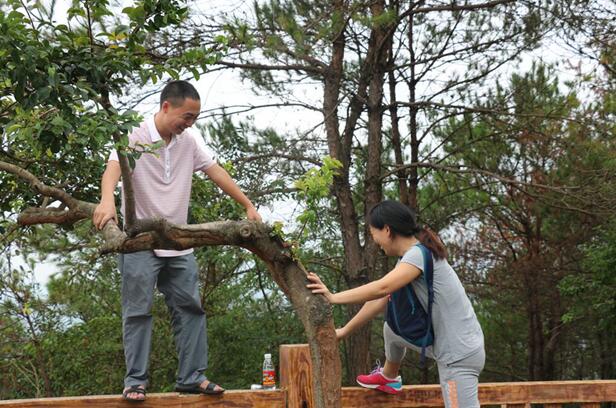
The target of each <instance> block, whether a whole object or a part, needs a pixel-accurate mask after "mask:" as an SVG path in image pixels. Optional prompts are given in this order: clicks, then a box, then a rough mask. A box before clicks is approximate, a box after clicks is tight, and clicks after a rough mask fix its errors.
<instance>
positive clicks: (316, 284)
mask: <svg viewBox="0 0 616 408" xmlns="http://www.w3.org/2000/svg"><path fill="white" fill-rule="evenodd" d="M307 278H308V280H309V281H310V282H311V283H309V284H308V285H306V287H307V288H308V289H310V290H311V291H312V293H314V294H321V295H323V296H325V298H326V299H327V300H328V301H329V303H334V294H333V293H331V292H330V291H329V289H327V286H325V284H324V283H323V281H322V280H321V278H319V277H318V276H317V274H316V273H314V272H308V276H307Z"/></svg>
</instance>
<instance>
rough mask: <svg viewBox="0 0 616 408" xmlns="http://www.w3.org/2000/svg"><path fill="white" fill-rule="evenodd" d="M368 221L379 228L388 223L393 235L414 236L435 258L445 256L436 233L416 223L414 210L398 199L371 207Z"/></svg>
mask: <svg viewBox="0 0 616 408" xmlns="http://www.w3.org/2000/svg"><path fill="white" fill-rule="evenodd" d="M368 223H369V224H370V225H371V226H372V227H374V228H376V229H379V230H381V229H383V228H385V225H388V226H389V228H390V230H391V232H392V234H394V236H395V235H402V236H404V237H412V236H414V237H416V238H417V239H418V240H419V242H421V243H422V244H424V245H425V246H426V247H427V248H428V249H429V250H430V251H431V252H432V255H433V256H434V258H435V259H437V260H438V259H444V258H447V248H445V245H443V242H442V241H441V239H440V238H439V237H438V235H436V233H435V232H434V231H432V230H431V229H429V228H427V227H420V226H419V225H417V216H416V215H415V212H414V211H413V210H411V209H410V208H409V207H407V206H406V205H404V204H402V203H400V202H398V201H393V200H385V201H382V202H380V203H378V204H377V205H375V206H374V207H372V209H370V211H369V213H368Z"/></svg>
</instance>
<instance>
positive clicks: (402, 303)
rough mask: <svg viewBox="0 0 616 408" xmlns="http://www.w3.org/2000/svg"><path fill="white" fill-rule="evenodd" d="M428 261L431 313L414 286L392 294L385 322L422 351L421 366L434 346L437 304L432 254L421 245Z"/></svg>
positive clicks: (426, 276) (425, 263) (420, 247)
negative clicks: (428, 347)
mask: <svg viewBox="0 0 616 408" xmlns="http://www.w3.org/2000/svg"><path fill="white" fill-rule="evenodd" d="M417 247H418V248H419V249H420V250H421V252H422V255H423V259H424V268H423V276H424V279H425V281H426V286H427V287H428V312H427V313H426V311H425V310H424V308H423V306H422V305H421V303H420V302H419V298H418V297H417V295H416V294H415V291H414V290H413V286H412V284H411V282H409V283H408V285H406V286H404V287H402V288H400V289H398V290H397V291H395V292H394V293H392V294H391V296H390V298H389V302H388V303H387V314H386V317H385V320H386V321H387V324H388V325H389V327H390V328H391V329H392V330H393V332H394V333H396V334H397V335H398V336H400V337H402V338H403V339H404V340H406V341H407V342H409V343H411V344H413V345H415V346H417V347H421V365H422V366H423V365H424V363H425V360H426V347H427V346H431V345H432V344H434V331H433V329H432V303H434V287H433V283H434V267H433V261H432V252H430V250H429V249H428V248H426V246H424V245H423V244H417Z"/></svg>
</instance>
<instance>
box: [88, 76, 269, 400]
mask: <svg viewBox="0 0 616 408" xmlns="http://www.w3.org/2000/svg"><path fill="white" fill-rule="evenodd" d="M200 111H201V101H200V97H199V93H198V92H197V90H196V89H195V88H194V87H193V86H192V85H191V84H190V83H188V82H186V81H172V82H170V83H169V84H167V85H166V86H165V88H164V89H163V91H162V93H161V97H160V110H159V111H158V113H156V114H155V115H154V116H153V117H151V118H149V119H147V120H145V121H144V122H143V123H141V125H140V127H139V128H138V129H135V130H134V131H133V132H132V134H131V135H130V136H129V144H130V145H131V146H137V145H139V144H142V145H151V144H154V143H156V142H158V141H160V140H163V141H164V147H161V148H160V149H158V150H157V152H156V153H157V154H156V155H155V154H151V153H145V154H142V155H141V156H140V157H139V159H137V160H136V165H135V168H134V169H133V170H132V182H133V189H134V193H135V213H136V214H135V215H136V218H137V219H145V218H165V219H167V220H168V221H169V222H171V223H174V224H186V222H187V216H188V205H189V200H190V190H191V184H192V174H193V172H196V171H198V170H201V171H203V172H204V173H205V174H207V175H208V176H209V178H210V179H211V180H212V181H214V182H215V183H216V184H217V185H218V186H219V187H220V188H221V189H222V190H223V191H224V192H225V193H226V194H228V195H229V196H230V197H232V198H233V199H234V200H235V201H237V202H238V203H240V204H241V205H243V206H244V208H245V209H246V215H247V218H248V219H249V220H254V221H261V216H260V215H259V213H258V212H257V210H256V209H255V207H254V206H253V204H252V203H251V202H250V200H249V199H248V198H247V197H246V196H245V195H244V193H242V191H241V190H240V189H239V187H238V186H237V184H235V182H234V181H233V180H232V179H231V177H230V176H229V174H228V173H227V172H226V171H225V170H224V169H223V168H222V167H220V166H219V165H218V164H217V163H216V162H215V161H214V159H213V158H212V157H211V156H210V155H209V154H208V153H207V152H206V151H205V150H204V149H203V148H202V146H200V144H199V143H198V141H197V139H196V137H195V136H193V135H192V134H191V133H189V132H188V131H187V129H188V128H190V127H191V126H192V125H193V124H194V123H195V121H196V120H197V117H198V116H199V113H200ZM120 176H121V172H120V163H119V161H118V155H117V153H116V152H115V151H114V152H112V153H111V155H110V157H109V161H108V163H107V168H106V170H105V173H104V174H103V178H102V182H101V190H102V193H101V202H100V204H99V205H98V206H97V207H96V210H95V211H94V215H93V223H94V225H95V226H96V227H97V228H98V229H102V228H103V227H104V226H105V224H106V223H107V221H109V220H114V221H116V222H117V216H116V208H115V203H114V197H113V193H114V190H115V188H116V186H117V184H118V181H119V180H120ZM123 198H124V197H123ZM123 207H124V206H123ZM192 252H193V251H192V249H188V250H183V251H172V250H158V249H155V250H153V251H141V252H136V253H131V254H122V255H120V259H119V268H120V271H121V273H122V329H123V343H124V355H125V360H126V376H125V379H124V390H123V392H122V395H123V397H124V398H125V399H127V400H130V401H143V400H145V389H146V386H147V378H148V377H147V368H148V357H149V354H150V343H151V335H152V315H151V313H150V311H151V307H152V299H153V294H154V286H156V287H158V289H159V290H160V291H161V292H162V293H163V294H164V296H165V301H166V303H167V306H168V307H169V310H170V312H171V316H172V324H173V329H174V336H175V343H176V349H177V351H178V360H179V369H178V377H177V384H176V387H175V389H176V391H180V392H189V393H202V394H219V393H222V392H224V389H223V388H222V387H220V386H218V385H217V384H214V383H213V382H210V381H209V380H208V379H207V378H206V377H205V375H204V371H205V369H206V368H207V335H206V317H205V312H204V311H203V309H202V307H201V301H200V297H199V285H198V281H197V264H196V262H195V258H194V255H193V253H192Z"/></svg>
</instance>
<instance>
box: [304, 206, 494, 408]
mask: <svg viewBox="0 0 616 408" xmlns="http://www.w3.org/2000/svg"><path fill="white" fill-rule="evenodd" d="M368 222H369V225H370V233H371V235H372V237H373V239H374V241H375V242H376V243H377V244H378V245H379V246H380V247H381V249H382V250H383V251H384V252H385V254H386V255H389V256H397V257H400V259H399V261H398V263H397V265H396V267H395V268H394V269H392V270H391V271H390V272H388V273H387V274H386V275H385V276H383V277H382V278H380V279H378V280H376V281H373V282H370V283H367V284H365V285H363V286H359V287H357V288H353V289H349V290H345V291H343V292H339V293H331V292H330V291H329V289H328V288H327V287H326V286H325V285H324V284H323V282H322V281H321V279H320V278H319V277H318V276H317V275H315V274H314V273H310V274H309V276H308V280H309V281H310V282H311V283H310V284H308V285H307V287H308V288H309V289H311V290H312V293H315V294H317V293H318V294H323V295H324V296H325V297H326V298H327V300H329V302H330V303H332V304H348V303H362V302H365V304H364V306H363V307H362V308H361V309H360V311H359V312H358V313H357V314H356V315H355V316H354V317H353V318H352V319H351V320H350V321H349V322H348V323H347V324H346V325H345V326H344V327H342V328H339V329H337V330H336V335H337V337H338V338H339V339H341V338H344V337H346V336H348V335H349V334H350V333H352V332H353V331H354V330H356V329H357V328H359V327H361V326H363V325H364V324H366V323H367V322H368V321H370V320H371V319H372V318H374V317H375V316H376V315H378V314H379V313H383V312H384V311H385V309H386V308H387V306H388V302H390V297H391V296H390V295H392V294H394V295H395V294H396V292H397V291H405V292H407V291H408V289H410V288H412V289H413V292H414V293H415V294H416V296H417V298H418V299H419V302H420V304H421V305H422V307H423V309H424V310H426V311H427V310H428V287H427V285H426V282H425V279H423V276H422V275H423V270H424V256H423V251H422V250H420V248H419V247H418V244H422V245H423V246H424V247H426V248H427V249H429V252H426V253H431V254H432V255H431V256H432V262H433V288H434V300H433V304H432V308H431V309H432V312H431V316H432V327H433V333H434V341H433V344H432V345H431V346H429V347H427V348H426V355H427V356H428V357H430V358H433V359H434V360H436V362H437V366H438V373H439V381H440V384H441V388H442V392H443V399H444V401H445V406H446V407H447V408H458V407H464V408H470V407H479V400H478V397H477V386H478V379H479V374H480V372H481V370H482V369H483V365H484V362H485V352H484V347H483V333H482V331H481V326H480V325H479V322H478V321H477V317H476V315H475V312H474V310H473V307H472V305H471V302H470V301H469V299H468V297H467V296H466V292H465V291H464V288H463V287H462V284H461V283H460V280H459V279H458V276H457V275H456V274H455V272H454V270H453V269H452V268H451V266H450V265H449V263H448V262H447V260H446V257H447V250H446V249H445V247H444V246H443V244H442V242H441V241H440V239H439V238H438V237H437V236H436V235H435V234H434V233H433V232H432V231H430V230H428V229H426V228H421V227H419V226H418V225H417V222H416V217H415V214H414V213H413V211H411V210H410V209H409V208H408V207H406V206H405V205H403V204H401V203H399V202H396V201H383V202H381V203H379V204H377V205H376V206H375V207H374V208H372V209H371V210H370V213H369V216H368ZM407 285H410V288H408V289H407V288H405V287H406V286H407ZM398 293H401V292H398ZM392 307H394V308H395V307H396V306H395V305H393V306H392ZM392 312H396V311H395V310H393V311H392ZM402 312H404V311H401V310H398V311H397V313H402ZM392 314H393V313H392ZM387 321H391V319H389V318H388V319H386V322H385V324H384V327H383V336H384V340H385V358H386V360H385V365H384V366H383V367H382V368H381V367H377V368H376V369H375V370H374V371H372V372H371V373H370V374H367V375H360V376H358V377H357V382H358V384H359V385H361V386H363V387H367V388H372V389H377V390H380V391H383V392H387V393H390V394H396V393H398V392H399V391H400V389H401V387H402V379H401V378H400V376H399V375H398V371H399V369H400V365H401V363H402V359H403V358H404V355H405V353H406V349H407V348H410V349H413V350H415V351H421V348H420V347H418V346H416V345H414V344H412V343H410V342H409V341H408V340H407V339H406V338H404V337H403V336H401V335H400V334H399V333H400V332H401V331H403V330H404V328H400V327H395V328H392V327H391V324H389V323H388V322H387Z"/></svg>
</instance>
